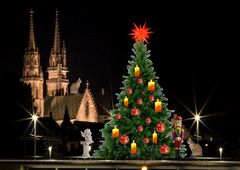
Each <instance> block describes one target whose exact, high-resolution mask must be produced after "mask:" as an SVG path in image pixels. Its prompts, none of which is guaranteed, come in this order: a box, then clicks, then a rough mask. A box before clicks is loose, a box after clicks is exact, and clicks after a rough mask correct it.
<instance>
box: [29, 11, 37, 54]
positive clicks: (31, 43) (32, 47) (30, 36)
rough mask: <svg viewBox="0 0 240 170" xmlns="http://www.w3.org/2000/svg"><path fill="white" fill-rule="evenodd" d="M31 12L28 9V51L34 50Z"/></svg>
mask: <svg viewBox="0 0 240 170" xmlns="http://www.w3.org/2000/svg"><path fill="white" fill-rule="evenodd" d="M33 13H34V12H33V10H32V9H30V11H29V14H30V25H29V26H30V27H29V40H28V50H36V45H35V38H34V29H33Z"/></svg>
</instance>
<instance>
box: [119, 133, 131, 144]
mask: <svg viewBox="0 0 240 170" xmlns="http://www.w3.org/2000/svg"><path fill="white" fill-rule="evenodd" d="M119 140H120V142H121V144H123V145H126V144H127V143H128V142H129V137H128V136H127V135H122V136H121V137H120V139H119Z"/></svg>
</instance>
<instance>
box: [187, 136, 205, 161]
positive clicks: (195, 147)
mask: <svg viewBox="0 0 240 170" xmlns="http://www.w3.org/2000/svg"><path fill="white" fill-rule="evenodd" d="M187 143H188V145H189V148H190V150H191V151H192V155H191V156H192V157H196V156H202V147H201V146H200V145H199V144H198V143H194V142H193V140H192V139H191V138H188V141H187Z"/></svg>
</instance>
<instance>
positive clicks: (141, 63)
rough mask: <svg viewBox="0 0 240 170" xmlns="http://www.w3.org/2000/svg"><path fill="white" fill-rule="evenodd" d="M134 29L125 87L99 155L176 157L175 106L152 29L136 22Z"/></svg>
mask: <svg viewBox="0 0 240 170" xmlns="http://www.w3.org/2000/svg"><path fill="white" fill-rule="evenodd" d="M134 27H135V28H134V29H133V30H132V32H131V33H130V35H132V36H133V39H134V40H135V43H134V45H133V48H132V51H133V54H134V55H131V58H132V60H131V61H129V65H128V66H127V70H128V76H123V78H124V80H123V87H122V88H121V92H120V93H119V94H117V99H118V101H119V102H118V103H117V108H116V109H114V110H112V111H111V120H110V121H109V122H107V123H106V124H105V126H104V128H103V129H101V132H102V136H103V138H104V140H103V141H102V144H101V145H100V147H99V149H98V150H95V152H94V157H95V158H104V159H162V158H174V157H175V150H174V141H173V139H172V124H171V122H170V121H169V120H168V119H169V118H170V116H171V113H172V112H173V111H172V110H169V109H168V108H167V106H168V103H167V102H168V99H167V98H166V97H165V95H164V93H163V89H162V88H161V87H160V85H159V84H158V77H157V76H156V75H155V74H156V73H155V71H154V68H153V63H152V61H151V60H150V58H149V57H150V50H148V48H147V45H148V41H147V39H148V38H149V35H150V34H151V33H152V32H151V31H150V29H149V28H147V27H146V23H145V24H144V25H143V26H139V27H138V26H136V25H135V24H134Z"/></svg>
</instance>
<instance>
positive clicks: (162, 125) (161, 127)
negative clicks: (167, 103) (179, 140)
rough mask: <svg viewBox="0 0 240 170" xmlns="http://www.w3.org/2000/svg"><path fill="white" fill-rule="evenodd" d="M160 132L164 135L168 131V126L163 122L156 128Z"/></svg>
mask: <svg viewBox="0 0 240 170" xmlns="http://www.w3.org/2000/svg"><path fill="white" fill-rule="evenodd" d="M156 129H157V131H158V132H160V133H163V132H165V130H166V125H165V124H164V123H163V122H159V123H158V124H157V126H156Z"/></svg>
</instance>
